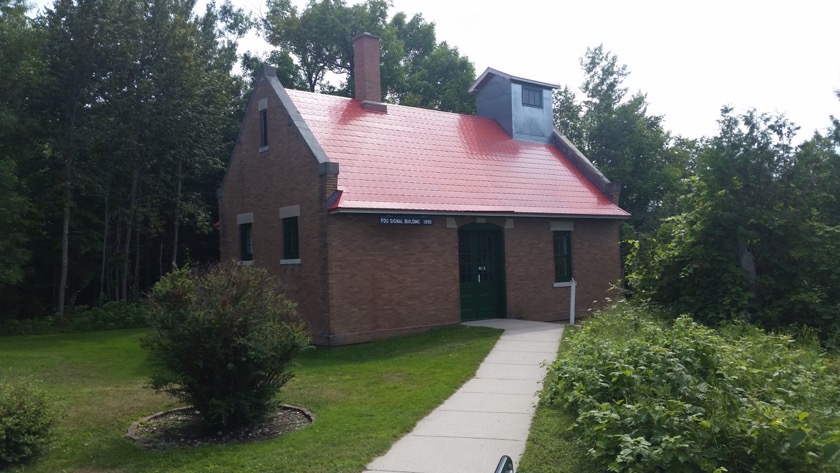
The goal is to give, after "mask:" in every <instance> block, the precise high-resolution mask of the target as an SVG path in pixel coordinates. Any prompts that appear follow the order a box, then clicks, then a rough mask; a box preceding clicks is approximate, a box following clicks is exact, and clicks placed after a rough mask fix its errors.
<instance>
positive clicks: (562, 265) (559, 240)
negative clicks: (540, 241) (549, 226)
mask: <svg viewBox="0 0 840 473" xmlns="http://www.w3.org/2000/svg"><path fill="white" fill-rule="evenodd" d="M571 280H572V232H567V231H555V232H554V282H556V283H558V282H569V281H571Z"/></svg>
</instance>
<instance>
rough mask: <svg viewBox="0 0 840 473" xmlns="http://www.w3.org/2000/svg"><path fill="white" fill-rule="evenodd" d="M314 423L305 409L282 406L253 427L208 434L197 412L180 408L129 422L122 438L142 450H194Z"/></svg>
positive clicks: (279, 432) (267, 437)
mask: <svg viewBox="0 0 840 473" xmlns="http://www.w3.org/2000/svg"><path fill="white" fill-rule="evenodd" d="M314 420H315V416H314V415H313V414H312V413H311V412H309V411H307V410H306V409H303V408H300V407H295V406H290V405H287V404H282V405H278V406H277V407H276V408H275V409H274V410H273V411H272V412H271V413H270V414H269V415H268V416H267V417H266V419H265V420H264V421H263V422H261V423H259V424H257V425H253V426H250V427H243V428H239V429H235V430H232V431H229V432H212V431H208V430H207V429H206V428H205V427H204V426H203V425H202V423H201V418H200V417H199V416H198V411H196V410H195V409H194V408H192V407H180V408H177V409H171V410H168V411H164V412H158V413H157V414H152V415H150V416H148V417H144V418H143V419H140V420H139V421H137V422H134V423H132V424H131V427H129V428H128V433H127V434H126V436H127V437H128V438H130V439H132V440H134V441H135V442H137V443H138V444H140V445H141V446H143V447H146V448H169V447H198V446H201V445H213V444H216V445H218V444H228V443H244V442H252V441H254V440H266V439H271V438H274V437H277V436H280V435H283V434H285V433H288V432H293V431H295V430H299V429H302V428H304V427H307V426H308V425H309V424H311V423H312V422H313V421H314Z"/></svg>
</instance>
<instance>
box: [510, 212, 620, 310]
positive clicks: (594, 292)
mask: <svg viewBox="0 0 840 473" xmlns="http://www.w3.org/2000/svg"><path fill="white" fill-rule="evenodd" d="M551 221H552V219H534V218H532V219H516V220H515V221H514V228H512V229H507V230H505V260H506V261H505V265H506V269H507V296H508V297H507V303H508V317H512V318H524V319H528V320H542V321H558V320H563V321H566V320H568V319H569V297H570V292H571V289H570V288H568V287H554V247H553V244H554V243H553V235H552V230H551V227H550V222H551ZM554 221H563V220H560V219H556V220H554ZM566 221H568V222H571V223H572V224H573V225H574V230H572V276H573V277H574V279H575V280H576V281H577V292H576V296H575V306H576V307H575V318H576V319H580V318H582V317H584V316H585V315H586V314H587V313H590V309H592V310H594V309H597V308H600V307H603V306H604V305H606V303H607V301H606V298H607V297H610V298H612V299H614V300H615V299H617V298H618V297H620V296H619V295H617V294H615V293H614V292H613V291H610V285H611V284H615V283H617V282H618V280H619V278H620V276H621V263H620V255H619V246H618V242H619V236H618V221H616V220H592V219H577V220H566Z"/></svg>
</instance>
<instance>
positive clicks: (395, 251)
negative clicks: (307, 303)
mask: <svg viewBox="0 0 840 473" xmlns="http://www.w3.org/2000/svg"><path fill="white" fill-rule="evenodd" d="M329 232H330V246H329V255H330V261H329V286H330V301H331V304H330V309H331V314H332V320H331V329H332V332H333V334H334V337H333V339H332V340H331V343H333V344H345V343H357V342H361V341H367V340H373V339H378V338H384V337H387V336H392V335H397V334H402V333H406V332H410V331H416V330H418V329H425V328H428V327H430V326H440V325H451V324H457V323H459V322H460V305H459V295H458V294H459V292H458V232H457V230H455V229H451V228H446V218H445V217H433V224H432V225H431V226H399V225H380V224H379V216H378V215H375V214H371V215H341V214H335V215H331V216H330V217H329Z"/></svg>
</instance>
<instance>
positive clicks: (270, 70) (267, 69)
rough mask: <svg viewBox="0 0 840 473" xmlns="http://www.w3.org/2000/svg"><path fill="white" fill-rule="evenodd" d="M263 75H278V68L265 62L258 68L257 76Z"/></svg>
mask: <svg viewBox="0 0 840 473" xmlns="http://www.w3.org/2000/svg"><path fill="white" fill-rule="evenodd" d="M262 76H266V77H277V68H276V67H274V66H269V65H267V64H263V65H262V66H260V68H259V69H257V78H260V77H262Z"/></svg>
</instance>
